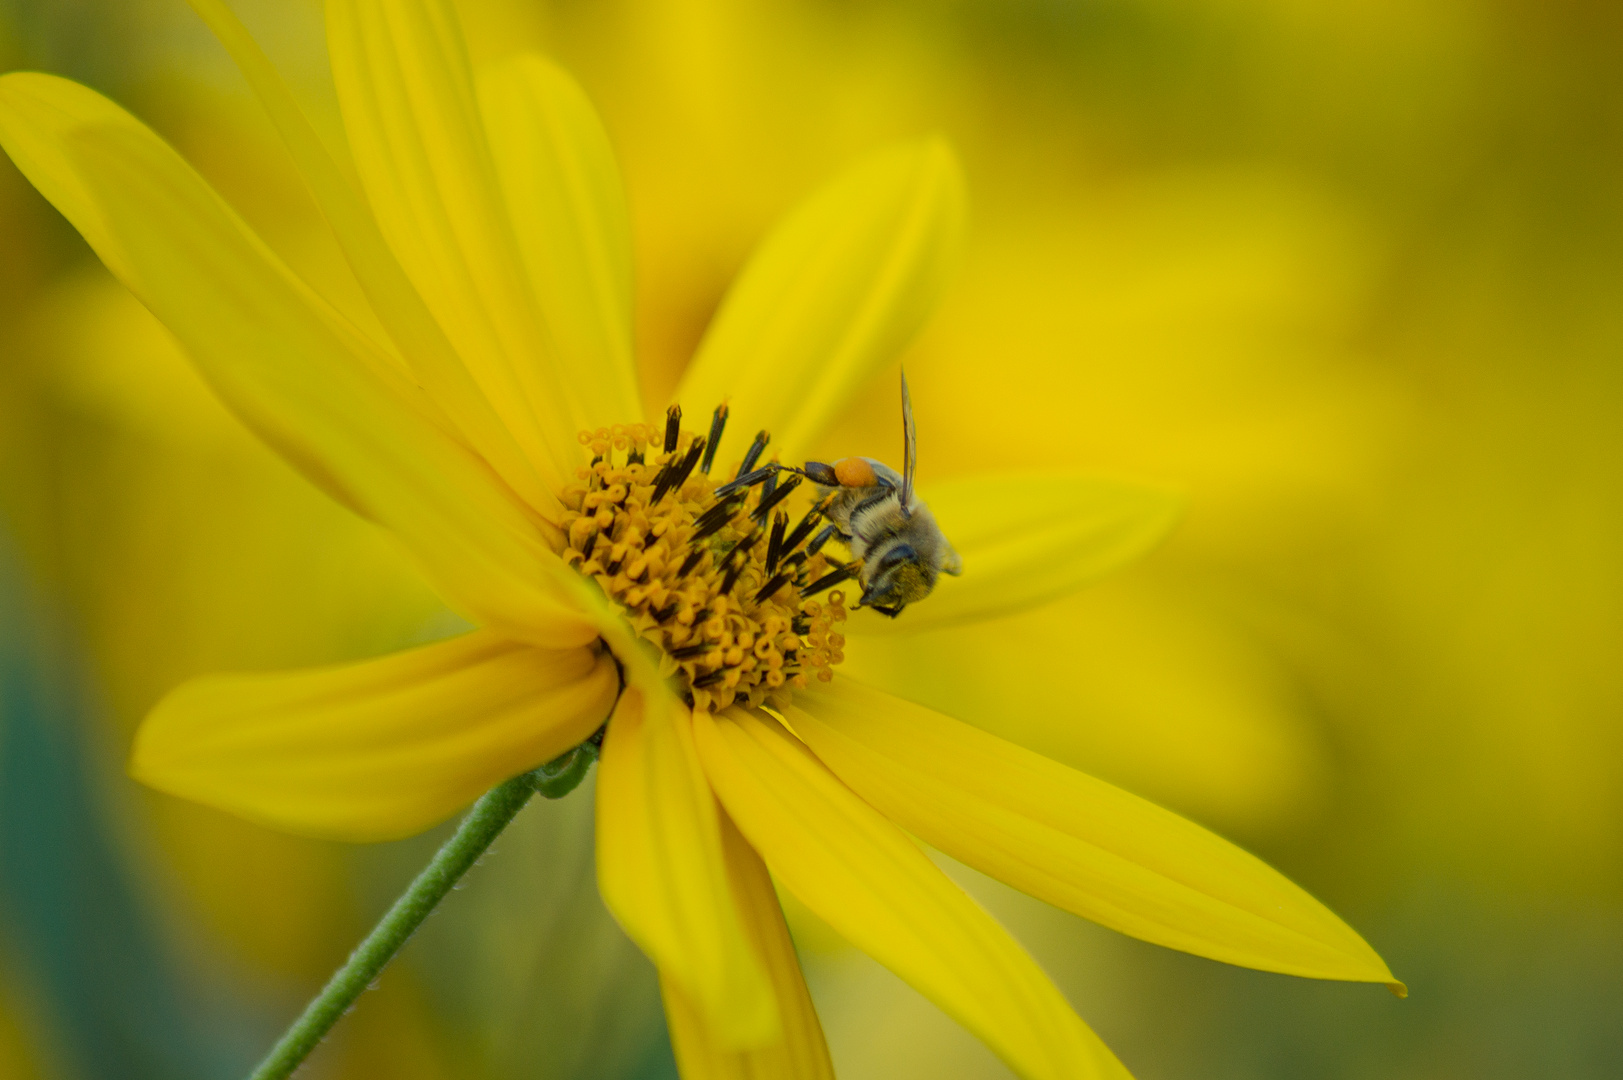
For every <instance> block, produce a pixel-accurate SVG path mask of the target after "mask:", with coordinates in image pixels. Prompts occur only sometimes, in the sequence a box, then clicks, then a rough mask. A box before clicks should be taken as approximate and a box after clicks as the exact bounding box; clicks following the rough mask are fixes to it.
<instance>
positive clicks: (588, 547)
mask: <svg viewBox="0 0 1623 1080" xmlns="http://www.w3.org/2000/svg"><path fill="white" fill-rule="evenodd" d="M596 546H597V530H596V529H593V530H592V534H591V535H590V536H588V537H587V538H586V543H584V544H582V545H581V547H580V561H581V562H585V561H586V560H587V559H590V558H591V557H592V549H593V548H595V547H596Z"/></svg>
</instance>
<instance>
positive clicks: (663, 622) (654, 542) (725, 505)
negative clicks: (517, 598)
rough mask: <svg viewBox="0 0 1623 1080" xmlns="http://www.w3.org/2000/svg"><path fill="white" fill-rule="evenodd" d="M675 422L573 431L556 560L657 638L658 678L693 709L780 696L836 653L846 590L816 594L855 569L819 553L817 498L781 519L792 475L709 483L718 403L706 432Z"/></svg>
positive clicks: (747, 463) (825, 669)
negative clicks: (574, 454)
mask: <svg viewBox="0 0 1623 1080" xmlns="http://www.w3.org/2000/svg"><path fill="white" fill-rule="evenodd" d="M680 422H681V410H680V409H676V408H672V410H671V412H670V414H668V416H667V421H666V426H665V432H664V437H663V439H662V440H661V438H660V432H659V431H658V430H657V429H656V428H654V427H652V426H650V425H647V424H628V425H615V426H614V427H612V428H599V429H598V430H596V431H583V432H581V433H580V442H581V445H582V446H584V447H585V448H586V451H587V453H588V454H589V456H590V463H589V464H588V465H587V466H586V467H584V468H582V469H580V470H579V471H578V473H577V477H578V480H579V483H577V484H573V485H571V486H570V487H568V488H566V489H565V490H564V492H563V493H562V500H563V504H564V508H565V511H566V512H565V514H564V516H563V520H562V522H561V524H562V526H563V529H564V533H565V536H566V542H565V549H564V551H563V556H564V559H565V561H567V562H568V563H569V564H570V565H572V566H574V567H575V568H576V569H577V570H579V571H580V572H581V573H583V574H585V575H587V576H588V577H591V578H592V579H593V580H595V581H596V582H597V583H598V584H599V585H600V586H601V587H602V589H603V591H604V592H605V593H606V594H607V595H608V596H609V597H610V598H611V599H613V600H614V601H615V602H616V603H618V604H619V605H620V606H621V607H622V608H624V609H625V614H626V618H627V619H628V620H629V621H630V623H631V625H632V626H633V627H634V628H635V629H636V631H637V632H638V633H639V634H640V635H641V636H642V637H643V638H645V639H646V640H648V641H651V642H653V643H654V644H655V645H656V646H658V647H659V649H660V651H661V653H662V667H663V674H665V675H666V676H667V677H669V678H670V679H671V680H672V682H673V683H674V684H676V685H677V686H678V687H679V689H680V692H681V693H682V695H683V696H684V698H685V699H686V700H687V702H688V703H689V704H690V705H692V706H693V707H694V708H698V709H710V710H720V709H724V708H726V707H727V706H729V705H731V704H733V703H734V702H735V701H736V702H739V703H741V704H745V703H747V704H748V705H750V706H752V707H754V706H759V705H762V704H764V703H767V702H771V703H774V704H778V705H784V704H787V703H788V698H789V694H790V691H791V690H793V689H795V688H799V687H804V686H806V685H807V681H808V680H809V679H813V678H815V679H819V680H821V681H824V682H826V681H828V680H829V679H831V678H833V674H834V673H833V670H832V669H833V666H834V665H835V664H838V663H839V662H840V661H841V660H843V659H844V654H843V653H842V652H841V650H842V648H843V647H844V645H845V638H844V636H843V635H841V634H840V633H839V631H838V629H837V627H839V624H841V623H843V622H844V621H845V619H846V609H845V606H844V605H845V597H844V595H843V594H842V593H841V592H839V591H838V590H836V591H834V592H830V593H829V594H828V596H827V597H826V598H825V600H824V601H823V602H819V601H818V600H817V599H815V597H816V596H817V595H818V594H820V593H822V592H824V591H825V590H828V589H829V588H831V587H832V586H834V585H837V584H839V583H840V582H842V581H845V580H847V579H849V578H851V577H853V576H855V574H856V567H855V566H850V565H846V564H843V563H840V562H838V561H837V560H834V559H831V558H829V557H828V556H827V555H824V554H823V553H822V552H821V548H822V545H823V543H825V542H826V541H827V539H828V538H829V536H830V535H831V533H832V530H831V529H828V528H824V529H823V530H820V531H819V530H818V529H817V527H818V525H819V524H821V523H822V520H823V515H822V509H821V508H820V507H813V508H812V509H811V510H810V511H809V512H808V513H806V514H805V515H804V516H803V517H802V518H801V520H800V521H799V523H798V524H797V525H795V526H794V527H793V528H791V527H790V525H789V522H790V516H789V514H788V513H787V512H786V510H785V509H783V507H784V506H786V504H787V503H788V501H789V497H790V496H791V494H793V492H794V490H795V488H796V487H797V486H798V485H799V483H800V480H799V478H798V477H791V478H790V479H789V480H788V481H787V482H786V483H784V484H782V485H777V484H776V483H774V482H772V481H775V479H776V477H775V476H774V477H773V478H772V481H768V482H761V483H752V484H748V485H739V484H732V485H729V484H727V483H723V484H721V485H720V486H719V488H718V486H717V485H716V484H715V483H713V482H712V480H711V478H710V476H709V472H710V466H711V464H712V462H713V460H714V458H715V444H716V443H717V442H718V441H719V438H720V435H721V429H722V426H723V425H724V424H725V422H726V407H725V406H723V407H722V408H720V409H718V410H716V418H715V421H714V423H713V424H712V427H711V431H710V436H709V438H708V439H706V438H702V437H699V436H696V435H693V434H690V433H687V432H683V431H682V430H681V427H680ZM766 442H767V436H766V433H765V432H762V433H761V434H759V435H757V436H756V439H755V443H754V445H752V446H751V447H750V452H749V453H748V454H747V455H746V456H745V458H744V461H743V463H742V464H741V465H740V466H738V467H735V468H734V469H733V470H732V473H731V474H730V475H731V476H733V477H737V476H739V475H741V474H743V473H746V472H748V471H749V469H750V468H751V467H752V466H753V465H754V464H755V461H756V460H757V459H758V458H759V455H760V453H761V451H762V450H763V449H764V448H765V446H766ZM814 532H816V535H815V536H814V535H813V533H814Z"/></svg>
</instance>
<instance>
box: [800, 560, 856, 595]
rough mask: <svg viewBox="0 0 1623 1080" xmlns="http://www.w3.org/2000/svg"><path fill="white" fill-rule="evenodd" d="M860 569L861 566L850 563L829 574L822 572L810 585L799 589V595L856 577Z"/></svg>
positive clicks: (815, 591) (809, 593)
mask: <svg viewBox="0 0 1623 1080" xmlns="http://www.w3.org/2000/svg"><path fill="white" fill-rule="evenodd" d="M860 569H862V567H861V565H860V564H858V563H851V564H850V565H849V566H842V567H840V568H839V569H838V570H836V571H834V572H833V573H831V574H824V575H823V576H822V577H820V578H818V579H817V580H816V581H814V582H812V583H811V584H810V585H807V586H806V587H805V588H804V589H801V590H800V595H801V596H811V595H813V594H815V593H820V592H822V591H823V590H824V589H831V588H833V587H834V586H836V585H838V584H839V583H840V582H842V581H849V580H851V579H852V578H854V577H856V576H857V571H859V570H860Z"/></svg>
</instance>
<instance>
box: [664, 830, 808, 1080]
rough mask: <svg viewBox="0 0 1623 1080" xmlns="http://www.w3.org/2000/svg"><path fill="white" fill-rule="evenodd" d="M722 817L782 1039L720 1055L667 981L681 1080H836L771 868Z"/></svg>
mask: <svg viewBox="0 0 1623 1080" xmlns="http://www.w3.org/2000/svg"><path fill="white" fill-rule="evenodd" d="M720 816H721V838H722V851H723V854H724V855H725V856H726V859H727V873H728V876H729V878H730V880H731V881H732V886H733V895H734V896H735V897H736V898H737V900H738V906H739V910H740V912H742V914H743V916H744V926H745V929H746V930H747V931H748V933H749V937H750V942H751V943H752V944H753V945H754V946H755V950H756V953H757V955H759V956H760V957H761V959H762V960H764V961H765V962H766V968H767V972H768V973H769V975H770V976H771V979H772V989H773V992H774V995H775V997H776V999H777V1003H778V1015H779V1016H781V1017H782V1018H783V1028H784V1037H783V1039H782V1040H781V1041H779V1042H776V1043H773V1044H772V1045H770V1046H766V1047H763V1048H761V1049H758V1050H742V1051H738V1050H734V1051H728V1050H725V1049H722V1048H721V1047H720V1046H718V1045H717V1043H716V1040H715V1039H714V1038H713V1037H712V1036H711V1034H710V1031H709V1029H708V1028H707V1027H706V1026H705V1024H704V1021H703V1020H702V1019H701V1018H700V1015H699V1013H698V1011H697V1010H696V1009H695V1008H694V1007H693V1004H692V1003H691V1002H690V1001H689V1000H688V997H687V995H686V994H684V993H683V992H682V988H681V987H680V986H678V985H676V984H675V983H674V982H672V981H671V980H670V979H665V978H662V979H660V989H661V991H663V993H664V995H665V1017H666V1020H667V1022H668V1023H669V1025H670V1030H671V1048H672V1049H673V1050H675V1051H676V1061H677V1066H678V1068H679V1070H680V1072H681V1074H682V1080H834V1066H833V1064H832V1063H831V1062H830V1061H829V1056H828V1044H827V1043H826V1042H825V1041H824V1039H823V1026H822V1024H820V1023H819V1022H818V1020H817V1012H816V1010H815V1009H813V1008H812V1000H811V994H810V993H809V992H808V991H807V990H806V980H805V978H804V977H803V976H802V975H801V973H800V960H799V958H798V957H797V956H796V955H795V946H794V942H793V941H791V940H790V938H789V928H788V926H786V925H785V924H784V921H783V909H782V908H781V907H780V906H779V905H778V897H777V894H776V893H775V892H774V891H773V889H772V879H771V878H770V877H769V876H767V872H766V865H765V864H764V863H762V862H761V857H760V856H759V855H757V854H756V853H755V850H754V849H753V848H751V847H750V846H749V843H748V841H746V840H745V839H744V838H743V837H742V836H740V835H739V833H738V828H737V826H735V825H734V824H733V823H732V819H731V818H729V817H728V816H727V815H726V813H725V812H724V813H722V814H721V815H720Z"/></svg>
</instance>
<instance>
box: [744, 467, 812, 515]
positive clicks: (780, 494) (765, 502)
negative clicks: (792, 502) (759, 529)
mask: <svg viewBox="0 0 1623 1080" xmlns="http://www.w3.org/2000/svg"><path fill="white" fill-rule="evenodd" d="M799 486H800V477H798V476H791V477H790V478H789V482H788V483H787V484H784V485H783V486H782V487H780V488H779V489H778V490H776V491H774V492H773V493H772V494H771V495H763V496H761V505H760V506H757V507H756V508H755V509H754V511H752V512H751V513H750V517H752V518H754V519H755V520H756V521H765V520H766V515H767V514H769V513H771V512H772V508H773V507H774V506H777V505H778V504H779V503H781V502H782V501H783V500H785V499H787V498H788V497H789V494H790V492H792V491H794V490H795V488H797V487H799Z"/></svg>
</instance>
